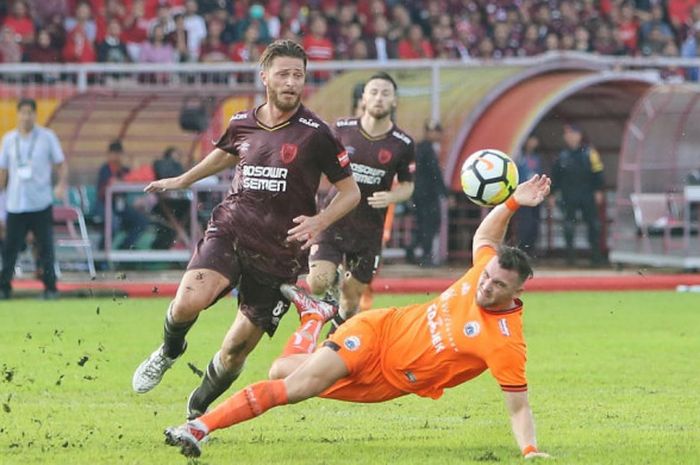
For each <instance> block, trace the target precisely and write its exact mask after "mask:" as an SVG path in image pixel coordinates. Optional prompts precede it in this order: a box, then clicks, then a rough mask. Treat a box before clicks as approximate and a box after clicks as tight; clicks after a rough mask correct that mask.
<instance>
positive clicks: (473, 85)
mask: <svg viewBox="0 0 700 465" xmlns="http://www.w3.org/2000/svg"><path fill="white" fill-rule="evenodd" d="M370 74H371V73H370V72H368V71H350V72H345V73H343V74H342V75H340V76H338V77H337V78H335V79H333V80H332V81H330V82H329V83H327V84H326V85H325V86H323V87H321V88H319V90H318V91H317V92H316V93H315V94H314V95H312V96H311V97H310V98H309V99H308V103H309V106H310V107H311V108H314V110H315V111H317V112H318V113H319V114H320V115H321V116H323V117H324V118H326V119H327V120H333V119H335V118H337V117H340V116H345V115H347V114H349V111H350V104H351V93H352V89H353V88H354V86H355V85H356V84H358V83H361V82H363V80H364V79H366V78H367V76H369V75H370ZM393 74H394V77H395V78H396V80H397V83H398V86H399V97H400V103H399V109H398V112H397V124H398V125H399V126H400V127H402V128H403V129H404V130H406V131H408V132H409V133H410V134H412V135H413V136H414V138H415V139H418V140H419V139H420V138H421V137H422V134H423V124H424V122H425V120H426V119H427V118H429V117H430V116H431V105H432V101H431V90H432V89H431V77H432V76H431V71H430V70H428V69H415V70H413V69H409V70H406V69H402V70H398V71H394V72H393ZM659 81H660V79H659V75H658V73H657V72H654V71H652V72H648V71H626V72H616V71H610V70H609V69H607V68H604V67H602V66H601V65H599V64H597V63H595V62H586V61H571V60H569V61H565V60H553V61H551V62H548V63H543V64H540V65H537V66H520V65H505V64H504V65H503V66H499V65H493V66H485V67H463V68H448V69H442V70H441V72H440V85H439V88H440V97H439V106H440V111H439V114H440V121H441V123H442V126H443V128H444V131H443V147H444V149H443V154H442V156H443V160H442V164H443V166H444V172H445V181H446V183H447V184H448V185H450V186H451V187H452V188H453V189H454V190H459V189H460V184H459V167H460V166H461V164H462V162H463V160H465V159H466V158H467V156H468V155H469V154H470V153H472V152H473V151H475V150H478V149H483V148H496V149H499V150H502V151H504V152H506V153H509V154H511V156H513V157H514V158H516V157H517V156H518V152H519V151H520V147H521V146H522V144H523V143H524V141H525V139H526V138H527V136H528V135H529V134H530V133H532V132H534V133H535V134H537V135H538V136H539V138H540V141H541V149H542V151H543V153H544V155H545V165H547V164H548V161H549V160H550V159H551V158H552V157H553V156H554V154H555V153H556V152H558V150H559V149H560V148H561V145H562V143H563V142H562V140H561V131H562V125H563V124H564V123H565V122H570V121H575V122H577V123H578V124H579V125H580V126H581V127H582V128H583V130H584V133H585V134H586V135H587V137H588V138H589V139H590V140H591V141H592V142H593V143H594V144H595V145H596V147H597V148H598V150H599V151H600V152H601V155H602V156H603V161H604V163H606V165H607V166H608V167H609V168H610V169H608V170H606V184H607V185H608V186H612V187H614V184H615V182H616V179H617V156H618V154H619V150H620V146H621V142H622V133H623V130H624V126H625V122H626V121H627V118H628V117H629V115H630V113H631V111H632V109H633V108H634V105H635V102H636V101H637V100H638V99H639V98H640V97H641V96H642V95H643V94H644V93H645V92H646V91H647V90H648V89H649V88H650V87H651V86H653V85H654V84H656V83H658V82H659ZM338 96H347V98H342V97H341V98H338Z"/></svg>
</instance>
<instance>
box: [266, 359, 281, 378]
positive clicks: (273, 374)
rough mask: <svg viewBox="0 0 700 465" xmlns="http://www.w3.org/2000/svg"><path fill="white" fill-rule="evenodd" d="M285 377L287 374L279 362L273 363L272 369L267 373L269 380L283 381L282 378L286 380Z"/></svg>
mask: <svg viewBox="0 0 700 465" xmlns="http://www.w3.org/2000/svg"><path fill="white" fill-rule="evenodd" d="M284 376H285V373H284V372H283V371H282V366H281V364H280V363H279V362H278V361H277V360H275V361H274V362H272V366H271V367H270V370H269V371H268V372H267V377H268V379H281V378H284Z"/></svg>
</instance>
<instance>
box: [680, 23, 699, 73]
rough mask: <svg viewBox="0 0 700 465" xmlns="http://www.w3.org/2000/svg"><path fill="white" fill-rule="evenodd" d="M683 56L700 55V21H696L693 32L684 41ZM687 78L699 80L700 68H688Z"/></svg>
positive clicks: (693, 56) (694, 56)
mask: <svg viewBox="0 0 700 465" xmlns="http://www.w3.org/2000/svg"><path fill="white" fill-rule="evenodd" d="M681 56H682V57H683V58H697V57H700V21H698V22H697V23H695V25H694V26H693V30H692V34H691V35H689V36H688V38H687V39H686V40H685V42H683V47H682V48H681ZM687 78H688V80H689V81H696V82H697V81H699V80H700V69H698V68H688V70H687Z"/></svg>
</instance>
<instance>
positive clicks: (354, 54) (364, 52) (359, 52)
mask: <svg viewBox="0 0 700 465" xmlns="http://www.w3.org/2000/svg"><path fill="white" fill-rule="evenodd" d="M350 59H351V60H370V59H371V57H370V56H369V47H367V42H365V41H364V40H358V41H357V42H355V43H354V44H352V48H351V49H350Z"/></svg>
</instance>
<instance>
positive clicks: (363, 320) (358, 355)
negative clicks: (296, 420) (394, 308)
mask: <svg viewBox="0 0 700 465" xmlns="http://www.w3.org/2000/svg"><path fill="white" fill-rule="evenodd" d="M389 312H390V310H389V309H383V310H370V311H367V312H362V313H360V314H358V315H356V316H354V317H353V318H351V319H350V320H348V321H347V322H345V323H344V324H342V325H341V326H340V327H339V328H338V330H337V331H336V332H335V333H334V334H333V335H332V336H330V337H329V338H328V340H327V341H326V342H325V343H324V346H326V347H330V348H331V349H333V350H335V351H336V352H337V353H338V355H340V357H341V358H342V359H343V362H345V366H346V367H347V369H348V371H349V372H350V374H349V375H348V376H346V377H345V378H343V379H340V380H338V381H337V382H336V383H335V384H334V385H333V386H331V387H329V388H328V389H326V390H325V391H324V392H323V393H321V396H320V397H325V398H327V399H336V400H346V401H350V402H363V403H369V402H384V401H387V400H391V399H395V398H397V397H400V396H403V395H405V394H408V393H407V392H404V391H401V390H399V389H398V388H396V387H395V386H393V385H391V384H390V383H389V381H387V380H386V378H385V377H384V373H383V372H382V368H381V356H380V354H381V352H380V351H381V334H382V327H383V324H384V320H385V318H386V317H387V316H388V315H389Z"/></svg>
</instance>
